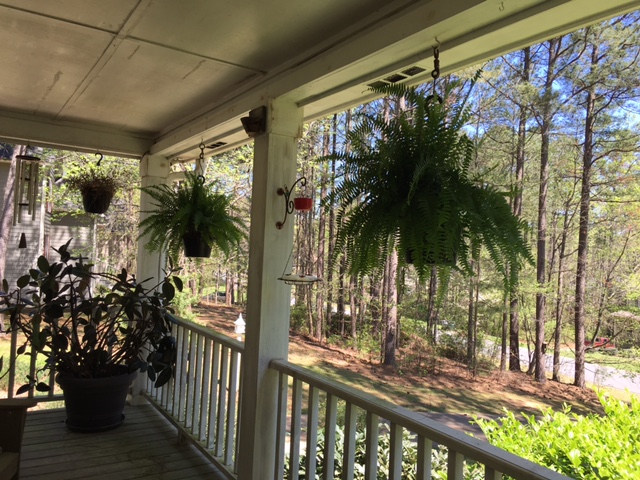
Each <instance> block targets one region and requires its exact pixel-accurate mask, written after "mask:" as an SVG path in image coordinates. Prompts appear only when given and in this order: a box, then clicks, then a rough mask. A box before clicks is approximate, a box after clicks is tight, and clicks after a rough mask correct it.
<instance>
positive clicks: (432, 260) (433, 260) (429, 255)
mask: <svg viewBox="0 0 640 480" xmlns="http://www.w3.org/2000/svg"><path fill="white" fill-rule="evenodd" d="M405 261H406V262H407V265H413V264H414V262H415V261H416V258H415V251H414V250H413V249H409V250H407V251H406V252H405ZM456 261H457V256H456V255H455V254H454V255H453V256H451V255H446V254H444V253H441V254H440V255H437V256H436V255H435V254H434V252H431V251H430V252H426V258H425V261H424V264H425V265H434V266H443V267H455V265H456Z"/></svg>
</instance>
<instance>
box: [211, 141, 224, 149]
mask: <svg viewBox="0 0 640 480" xmlns="http://www.w3.org/2000/svg"><path fill="white" fill-rule="evenodd" d="M226 144H227V142H213V143H212V144H210V145H207V148H210V149H214V148H220V147H224V146H225V145H226Z"/></svg>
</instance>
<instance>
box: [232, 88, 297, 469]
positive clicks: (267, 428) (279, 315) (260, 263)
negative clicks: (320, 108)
mask: <svg viewBox="0 0 640 480" xmlns="http://www.w3.org/2000/svg"><path fill="white" fill-rule="evenodd" d="M266 130H267V131H266V133H264V134H261V135H258V136H257V137H256V139H255V143H254V159H253V166H254V167H253V190H252V199H251V229H250V237H249V274H248V277H249V280H248V287H247V319H246V322H247V332H246V341H245V349H244V354H243V359H242V362H243V363H242V365H243V375H244V377H243V383H242V399H241V410H240V415H241V416H240V419H241V420H240V433H239V435H240V437H239V442H240V444H239V452H238V460H237V463H238V480H264V479H265V478H269V477H270V476H271V475H273V469H274V457H275V446H276V445H275V432H276V412H277V399H278V375H277V373H276V372H274V371H271V370H269V368H268V367H269V362H270V361H271V360H272V359H274V358H285V359H286V358H287V354H288V349H289V308H290V302H291V300H290V299H291V287H290V286H287V285H286V284H285V283H284V282H281V281H279V280H278V277H280V276H281V275H282V273H283V270H284V268H285V264H286V263H287V259H288V258H289V254H290V252H291V247H292V243H293V222H294V217H293V216H289V217H288V218H287V222H286V223H285V225H284V227H283V228H282V229H281V230H279V229H278V228H276V222H277V221H279V220H280V221H282V220H283V218H284V209H285V202H284V197H282V196H278V195H277V193H276V191H277V189H278V187H284V186H285V185H287V186H289V187H290V186H291V185H292V184H293V182H294V181H295V177H296V154H297V139H298V138H299V137H300V136H301V134H302V110H301V109H300V108H298V107H297V106H296V105H295V104H292V103H289V102H285V101H283V100H281V99H278V100H271V101H270V102H269V104H268V106H267V126H266Z"/></svg>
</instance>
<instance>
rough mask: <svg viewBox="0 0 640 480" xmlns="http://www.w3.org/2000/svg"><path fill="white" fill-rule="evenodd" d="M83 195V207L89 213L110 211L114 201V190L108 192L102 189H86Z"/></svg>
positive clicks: (82, 192)
mask: <svg viewBox="0 0 640 480" xmlns="http://www.w3.org/2000/svg"><path fill="white" fill-rule="evenodd" d="M80 193H81V194H82V205H83V206H84V211H85V212H87V213H104V212H106V211H107V210H108V209H109V205H111V200H112V199H113V194H114V193H115V192H114V191H113V190H111V189H109V190H106V189H104V188H101V187H91V186H87V187H84V188H83V189H82V190H81V191H80Z"/></svg>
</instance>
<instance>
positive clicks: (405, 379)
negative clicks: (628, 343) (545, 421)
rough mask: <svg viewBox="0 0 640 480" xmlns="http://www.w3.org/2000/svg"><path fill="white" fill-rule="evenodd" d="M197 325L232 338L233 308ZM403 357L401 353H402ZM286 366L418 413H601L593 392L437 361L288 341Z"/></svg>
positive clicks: (211, 313)
mask: <svg viewBox="0 0 640 480" xmlns="http://www.w3.org/2000/svg"><path fill="white" fill-rule="evenodd" d="M195 313H196V314H197V315H198V320H199V322H200V323H203V324H206V325H208V326H211V327H212V328H215V329H216V330H218V331H220V332H221V333H224V334H226V335H229V336H234V333H233V329H234V324H233V322H234V321H235V320H236V319H237V318H238V315H239V314H240V313H243V314H244V312H243V311H242V310H241V309H239V308H236V307H227V306H222V305H200V306H199V307H198V308H196V309H195ZM400 355H402V352H400ZM289 357H290V360H291V361H293V362H295V363H298V364H301V365H302V366H305V367H308V368H311V369H312V370H314V371H316V372H317V373H322V374H324V375H327V376H330V377H331V378H334V379H335V380H338V381H342V382H344V383H347V384H350V385H351V386H354V387H357V388H361V389H363V390H365V391H368V392H369V393H374V394H376V395H378V396H381V397H382V398H384V399H386V400H388V401H391V402H393V403H395V404H399V405H402V406H406V407H408V408H411V409H412V410H418V411H421V412H440V413H448V414H464V415H469V416H472V415H479V416H483V417H486V416H488V417H495V416H498V415H500V414H501V413H502V411H503V409H504V408H506V409H509V410H512V411H516V412H525V413H529V414H537V413H539V412H540V409H544V408H545V407H552V408H553V409H554V410H557V409H561V408H562V406H563V404H568V405H571V407H572V411H574V412H576V413H588V412H599V413H600V412H601V407H600V402H599V401H598V397H597V395H596V393H595V392H594V391H593V390H591V389H579V388H576V387H574V386H572V385H568V384H563V383H558V382H553V381H547V382H546V383H545V384H544V385H540V384H539V383H537V382H535V381H534V380H533V379H532V377H531V376H529V375H527V374H525V373H518V372H500V371H498V370H494V371H493V372H490V373H486V374H483V375H481V376H476V377H474V376H472V375H471V373H470V372H469V370H468V369H467V368H466V367H465V366H464V365H462V364H460V363H457V362H453V361H450V360H447V359H441V358H440V359H438V360H437V367H436V368H435V372H434V373H432V374H428V375H418V374H416V373H412V372H407V371H402V372H399V371H398V370H397V369H395V368H391V367H385V366H382V365H380V364H379V363H376V362H372V361H370V360H369V359H364V358H360V357H359V356H358V355H357V354H356V352H355V351H353V350H348V349H341V348H337V347H335V346H327V345H319V344H318V343H316V342H315V341H313V340H312V339H309V338H306V337H303V336H300V335H294V334H292V335H290V344H289Z"/></svg>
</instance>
